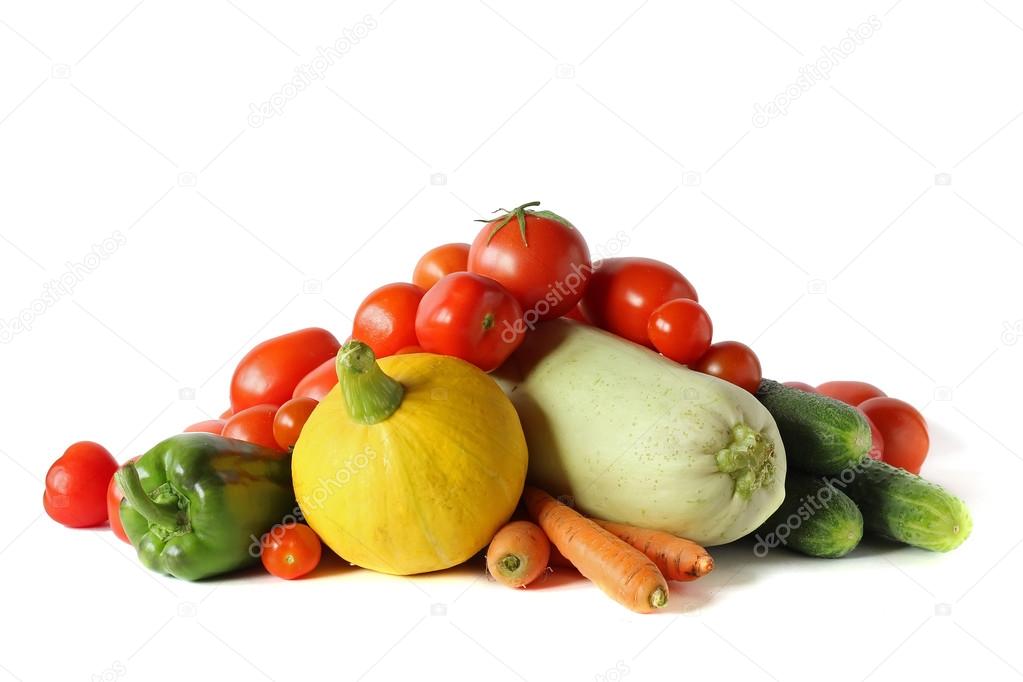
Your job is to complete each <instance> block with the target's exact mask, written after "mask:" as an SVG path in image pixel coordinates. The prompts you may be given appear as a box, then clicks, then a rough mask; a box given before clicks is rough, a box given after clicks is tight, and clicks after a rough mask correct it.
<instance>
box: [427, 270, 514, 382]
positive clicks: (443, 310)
mask: <svg viewBox="0 0 1023 682" xmlns="http://www.w3.org/2000/svg"><path fill="white" fill-rule="evenodd" d="M525 334H526V326H525V322H524V321H523V319H522V308H521V307H520V306H519V303H518V301H516V300H515V297H514V296H512V295H511V294H510V293H508V291H507V290H506V289H505V288H504V287H502V286H501V285H500V284H498V283H497V282H495V281H494V280H492V279H490V278H488V277H483V276H482V275H476V274H473V273H469V272H456V273H454V274H451V275H448V276H447V277H445V278H444V279H442V280H441V281H439V282H437V284H435V285H434V286H433V288H432V289H430V290H429V291H427V292H426V295H425V296H423V302H422V304H420V306H419V314H418V315H416V335H417V336H418V337H419V344H420V345H421V346H422V347H423V350H425V351H426V352H428V353H440V354H442V355H453V356H454V357H456V358H461V359H462V360H465V361H466V362H471V363H472V364H474V365H476V366H477V367H479V368H480V369H482V370H483V371H484V372H489V371H491V370H493V369H497V368H498V367H499V366H500V365H501V363H503V362H504V361H505V360H506V359H507V357H508V356H509V355H511V354H512V352H514V351H515V349H516V348H518V347H519V344H521V343H522V340H523V339H524V338H525Z"/></svg>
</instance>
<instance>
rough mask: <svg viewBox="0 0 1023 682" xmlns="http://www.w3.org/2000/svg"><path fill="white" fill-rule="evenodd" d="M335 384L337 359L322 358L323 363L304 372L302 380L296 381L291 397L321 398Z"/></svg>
mask: <svg viewBox="0 0 1023 682" xmlns="http://www.w3.org/2000/svg"><path fill="white" fill-rule="evenodd" d="M335 386H337V359H336V358H330V359H329V360H324V361H323V364H321V365H320V366H319V367H317V368H316V369H314V370H313V371H311V372H309V374H306V375H305V377H303V378H302V381H300V382H298V386H296V387H295V391H294V393H292V394H291V396H292V397H293V398H312V399H313V400H323V398H324V397H325V396H326V395H327V394H328V393H330V389H332V388H334V387H335Z"/></svg>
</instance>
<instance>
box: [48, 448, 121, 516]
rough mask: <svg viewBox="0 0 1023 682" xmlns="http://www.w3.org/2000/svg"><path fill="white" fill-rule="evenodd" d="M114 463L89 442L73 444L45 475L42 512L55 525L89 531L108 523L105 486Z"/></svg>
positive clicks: (112, 459)
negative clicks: (54, 522)
mask: <svg viewBox="0 0 1023 682" xmlns="http://www.w3.org/2000/svg"><path fill="white" fill-rule="evenodd" d="M115 471H117V460H115V459H114V457H113V455H111V454H110V452H109V451H108V450H107V449H106V448H105V447H103V446H102V445H100V444H99V443H93V442H92V441H80V442H78V443H75V444H73V445H72V446H71V447H69V448H68V449H67V450H65V451H64V454H63V455H61V456H60V457H59V458H58V459H57V461H55V462H54V463H53V464H52V465H51V466H50V470H49V471H47V472H46V490H45V491H44V492H43V508H44V509H45V510H46V513H47V514H49V515H50V518H52V519H53V520H54V521H56V522H57V523H60V524H63V525H65V526H68V527H70V528H89V527H92V526H98V525H100V524H102V523H105V522H106V520H107V486H108V485H109V483H110V477H111V476H113V475H114V472H115Z"/></svg>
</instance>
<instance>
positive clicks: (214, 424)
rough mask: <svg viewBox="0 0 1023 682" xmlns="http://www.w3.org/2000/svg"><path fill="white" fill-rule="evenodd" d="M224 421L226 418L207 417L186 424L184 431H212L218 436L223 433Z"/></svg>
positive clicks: (225, 421)
mask: <svg viewBox="0 0 1023 682" xmlns="http://www.w3.org/2000/svg"><path fill="white" fill-rule="evenodd" d="M226 423H227V420H226V419H207V420H206V421H201V422H196V423H194V424H192V425H191V426H186V427H185V433H214V434H216V435H218V436H219V435H221V434H222V433H224V424H226Z"/></svg>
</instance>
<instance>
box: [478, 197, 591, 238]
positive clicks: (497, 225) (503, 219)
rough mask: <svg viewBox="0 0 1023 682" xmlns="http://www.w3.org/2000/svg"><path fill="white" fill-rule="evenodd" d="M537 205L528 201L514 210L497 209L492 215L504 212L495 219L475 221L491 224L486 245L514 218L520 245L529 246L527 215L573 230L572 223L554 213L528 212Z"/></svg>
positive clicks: (537, 203) (535, 202) (537, 204)
mask: <svg viewBox="0 0 1023 682" xmlns="http://www.w3.org/2000/svg"><path fill="white" fill-rule="evenodd" d="M539 205H540V202H539V201H529V202H526V203H524V204H522V205H520V206H516V207H515V208H513V209H512V210H510V211H509V210H508V209H506V208H499V209H497V210H496V211H494V213H499V212H501V211H504V215H501V216H498V217H497V218H492V219H490V220H477V221H476V222H478V223H487V224H491V223H492V224H493V227H492V228H490V234H488V235H487V244H490V241H491V240H492V239H493V238H494V236H495V235H496V234H497V233H498V232H500V231H501V228H503V227H504V226H505V225H507V224H508V223H510V222H511V221H512V218H514V219H515V220H516V222H517V223H518V226H519V234H520V235H521V236H522V243H523V244H524V245H525V246H529V242H528V241H527V240H526V216H527V215H535V216H538V217H541V218H547V219H550V220H554V221H557V222H559V223H561V224H562V225H564V226H566V227H569V228H571V229H573V230H574V229H575V225H573V224H572V223H570V222H568V221H567V220H566V219H564V218H562V217H561V216H559V215H558V214H557V213H555V212H554V211H530V210H529V209H530V208H532V207H534V206H539Z"/></svg>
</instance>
